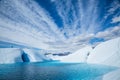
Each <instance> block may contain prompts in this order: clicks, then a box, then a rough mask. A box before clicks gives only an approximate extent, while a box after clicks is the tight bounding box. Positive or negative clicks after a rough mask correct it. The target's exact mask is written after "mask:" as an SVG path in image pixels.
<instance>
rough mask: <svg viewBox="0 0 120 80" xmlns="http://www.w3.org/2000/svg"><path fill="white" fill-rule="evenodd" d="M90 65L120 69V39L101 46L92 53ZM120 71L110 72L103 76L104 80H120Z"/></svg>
mask: <svg viewBox="0 0 120 80" xmlns="http://www.w3.org/2000/svg"><path fill="white" fill-rule="evenodd" d="M87 62H88V63H95V64H104V65H110V66H116V67H120V38H116V39H113V40H109V41H106V42H103V43H101V44H99V45H98V46H96V47H95V49H93V51H91V55H90V56H89V57H88V60H87ZM119 74H120V70H116V71H113V72H110V73H108V74H106V75H104V76H103V80H120V75H119Z"/></svg>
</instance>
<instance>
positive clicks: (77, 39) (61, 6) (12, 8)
mask: <svg viewBox="0 0 120 80" xmlns="http://www.w3.org/2000/svg"><path fill="white" fill-rule="evenodd" d="M117 37H120V0H0V47H1V48H3V47H4V48H5V47H10V46H12V47H16V46H17V47H31V48H37V49H44V50H52V51H57V52H63V51H64V52H66V51H69V52H74V51H76V50H78V49H80V48H83V47H85V46H87V45H92V46H95V45H97V44H99V43H101V42H104V41H107V40H111V39H113V38H117Z"/></svg>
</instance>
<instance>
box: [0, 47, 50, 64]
mask: <svg viewBox="0 0 120 80" xmlns="http://www.w3.org/2000/svg"><path fill="white" fill-rule="evenodd" d="M23 53H24V54H26V55H27V56H24V58H25V57H26V59H27V58H28V59H27V60H30V62H40V61H49V60H51V59H50V58H48V57H46V56H45V55H44V54H42V53H40V50H33V49H19V48H0V64H4V63H15V62H24V60H26V59H24V60H23Z"/></svg>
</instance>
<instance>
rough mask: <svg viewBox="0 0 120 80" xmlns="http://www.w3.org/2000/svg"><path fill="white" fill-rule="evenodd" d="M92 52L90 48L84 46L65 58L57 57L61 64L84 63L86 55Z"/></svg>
mask: <svg viewBox="0 0 120 80" xmlns="http://www.w3.org/2000/svg"><path fill="white" fill-rule="evenodd" d="M91 50H92V47H91V46H86V47H84V48H82V49H80V50H78V51H76V52H74V53H72V54H69V55H67V56H63V57H59V58H57V59H59V60H60V61H61V62H82V63H83V62H86V60H87V58H88V55H89V54H90V52H91Z"/></svg>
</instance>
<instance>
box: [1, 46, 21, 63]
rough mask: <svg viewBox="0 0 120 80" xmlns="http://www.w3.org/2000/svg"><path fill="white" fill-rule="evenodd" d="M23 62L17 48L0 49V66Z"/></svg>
mask: <svg viewBox="0 0 120 80" xmlns="http://www.w3.org/2000/svg"><path fill="white" fill-rule="evenodd" d="M14 62H23V60H22V58H21V50H20V49H18V48H0V64H2V63H14Z"/></svg>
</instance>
